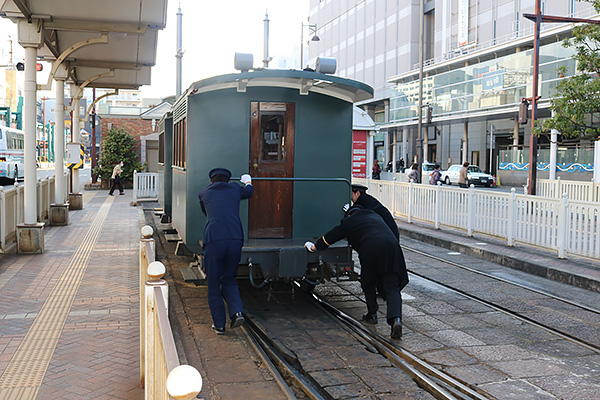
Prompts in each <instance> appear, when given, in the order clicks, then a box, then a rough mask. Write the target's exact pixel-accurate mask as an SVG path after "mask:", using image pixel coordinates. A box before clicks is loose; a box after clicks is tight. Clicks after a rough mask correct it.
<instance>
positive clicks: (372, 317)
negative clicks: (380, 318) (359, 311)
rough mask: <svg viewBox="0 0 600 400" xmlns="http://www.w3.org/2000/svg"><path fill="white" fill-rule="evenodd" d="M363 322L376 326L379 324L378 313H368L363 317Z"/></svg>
mask: <svg viewBox="0 0 600 400" xmlns="http://www.w3.org/2000/svg"><path fill="white" fill-rule="evenodd" d="M362 320H363V321H365V322H366V323H368V324H376V323H377V313H375V314H369V313H366V314H365V315H363V316H362Z"/></svg>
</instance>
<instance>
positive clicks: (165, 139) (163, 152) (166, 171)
mask: <svg viewBox="0 0 600 400" xmlns="http://www.w3.org/2000/svg"><path fill="white" fill-rule="evenodd" d="M172 148H173V113H172V112H171V111H169V112H167V113H165V115H163V117H162V118H161V120H160V121H159V122H158V173H159V175H160V179H159V180H158V202H159V203H160V204H161V205H162V208H163V212H164V214H163V218H162V219H161V221H162V222H171V221H170V216H171V214H172V211H173V203H172V199H173V198H172V196H171V189H172V182H173V151H172Z"/></svg>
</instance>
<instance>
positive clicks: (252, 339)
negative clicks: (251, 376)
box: [241, 316, 298, 400]
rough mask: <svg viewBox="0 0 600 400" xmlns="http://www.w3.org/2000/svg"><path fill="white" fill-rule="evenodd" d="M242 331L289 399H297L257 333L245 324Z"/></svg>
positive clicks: (245, 317)
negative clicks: (260, 341) (252, 331)
mask: <svg viewBox="0 0 600 400" xmlns="http://www.w3.org/2000/svg"><path fill="white" fill-rule="evenodd" d="M244 319H246V320H248V317H247V316H244ZM241 331H242V333H243V334H244V336H246V340H248V343H249V344H250V347H252V349H253V350H254V352H255V353H256V355H258V357H259V358H260V359H261V361H262V363H263V365H264V366H265V367H266V368H267V369H268V370H269V372H270V373H271V375H273V378H274V379H275V382H277V386H279V388H280V389H281V391H282V392H283V394H284V395H285V397H286V398H287V399H288V400H297V399H298V398H297V397H296V395H295V394H294V392H293V391H292V389H290V387H289V385H288V384H287V383H286V382H285V379H283V377H282V376H281V374H280V373H279V371H278V370H277V368H276V367H275V365H273V363H272V362H271V360H270V358H269V356H268V355H267V353H266V352H265V351H264V350H263V346H261V344H260V343H259V342H258V339H257V338H256V337H255V334H253V333H251V332H250V330H248V329H247V328H246V327H244V326H242V327H241Z"/></svg>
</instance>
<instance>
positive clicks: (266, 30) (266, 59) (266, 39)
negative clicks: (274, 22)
mask: <svg viewBox="0 0 600 400" xmlns="http://www.w3.org/2000/svg"><path fill="white" fill-rule="evenodd" d="M264 23H265V48H264V54H265V57H264V59H263V66H264V67H265V68H269V61H271V59H270V58H269V14H267V12H266V11H265V19H264Z"/></svg>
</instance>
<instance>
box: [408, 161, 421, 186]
mask: <svg viewBox="0 0 600 400" xmlns="http://www.w3.org/2000/svg"><path fill="white" fill-rule="evenodd" d="M418 169H419V165H418V164H417V163H413V165H411V166H410V172H409V173H408V182H410V181H411V180H412V181H413V182H414V183H419V171H418Z"/></svg>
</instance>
